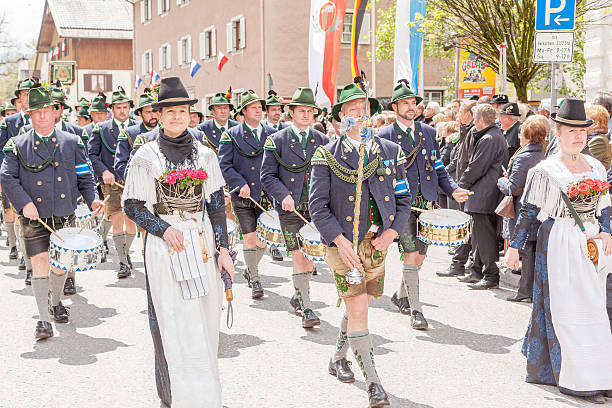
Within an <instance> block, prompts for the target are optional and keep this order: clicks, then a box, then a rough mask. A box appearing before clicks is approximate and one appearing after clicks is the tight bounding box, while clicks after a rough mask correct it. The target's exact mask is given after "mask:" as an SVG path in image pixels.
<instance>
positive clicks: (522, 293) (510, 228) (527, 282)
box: [497, 115, 550, 302]
mask: <svg viewBox="0 0 612 408" xmlns="http://www.w3.org/2000/svg"><path fill="white" fill-rule="evenodd" d="M549 129H550V125H549V124H548V120H547V119H546V117H545V116H542V115H535V116H531V117H530V118H528V119H527V120H526V121H525V123H523V124H522V125H521V128H520V132H519V141H520V143H521V144H520V148H519V150H517V152H516V153H515V154H514V156H512V157H511V158H510V165H509V166H508V173H507V174H504V176H503V177H501V178H500V179H499V180H497V187H498V188H499V190H500V191H501V192H502V194H504V195H506V196H512V197H514V212H515V214H517V215H518V213H519V211H520V209H521V196H522V194H523V189H524V188H525V183H526V182H527V172H529V170H530V169H531V168H533V167H534V166H535V165H536V164H538V163H539V162H541V161H542V160H544V159H545V155H544V139H545V138H546V135H547V134H548V132H549ZM515 223H516V216H515V218H504V229H503V237H504V238H505V239H510V238H512V236H513V234H514V227H515ZM539 227H540V223H538V222H535V223H533V224H531V225H530V230H529V238H528V240H527V243H526V244H525V247H524V248H523V249H521V251H520V255H521V258H522V260H523V268H522V271H521V280H520V282H519V289H518V293H516V294H515V295H512V296H510V297H508V298H507V300H509V301H511V302H521V301H528V302H531V299H532V292H533V271H534V268H535V252H536V251H535V250H536V237H537V235H538V228H539Z"/></svg>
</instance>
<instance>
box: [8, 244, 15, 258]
mask: <svg viewBox="0 0 612 408" xmlns="http://www.w3.org/2000/svg"><path fill="white" fill-rule="evenodd" d="M9 259H17V247H16V246H14V247H12V248H11V252H9Z"/></svg>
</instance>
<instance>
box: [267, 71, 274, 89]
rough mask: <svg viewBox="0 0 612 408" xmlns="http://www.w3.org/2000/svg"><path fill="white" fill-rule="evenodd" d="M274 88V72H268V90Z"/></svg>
mask: <svg viewBox="0 0 612 408" xmlns="http://www.w3.org/2000/svg"><path fill="white" fill-rule="evenodd" d="M273 89H274V80H272V74H271V73H269V72H268V91H271V90H273Z"/></svg>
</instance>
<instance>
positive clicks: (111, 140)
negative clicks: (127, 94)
mask: <svg viewBox="0 0 612 408" xmlns="http://www.w3.org/2000/svg"><path fill="white" fill-rule="evenodd" d="M132 125H134V122H133V121H132V120H129V121H128V125H127V127H130V126H132ZM120 133H121V131H120V129H119V126H117V124H116V123H115V121H114V120H113V119H110V120H107V121H105V122H102V123H97V124H96V125H94V126H93V127H92V130H91V134H90V135H89V142H88V151H89V158H90V160H91V164H92V165H93V168H94V173H95V175H96V177H97V178H98V179H101V178H102V173H104V171H105V170H108V171H110V172H111V173H113V175H114V176H115V179H116V180H122V179H123V174H119V173H118V172H117V171H116V170H115V153H116V151H117V141H118V140H117V139H118V138H119V134H120Z"/></svg>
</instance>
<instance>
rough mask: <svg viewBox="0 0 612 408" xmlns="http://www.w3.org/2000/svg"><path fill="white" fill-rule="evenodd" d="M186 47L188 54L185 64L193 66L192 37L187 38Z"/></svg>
mask: <svg viewBox="0 0 612 408" xmlns="http://www.w3.org/2000/svg"><path fill="white" fill-rule="evenodd" d="M185 47H186V49H187V52H186V53H185V54H186V58H185V64H191V36H190V35H188V36H187V38H185Z"/></svg>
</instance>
